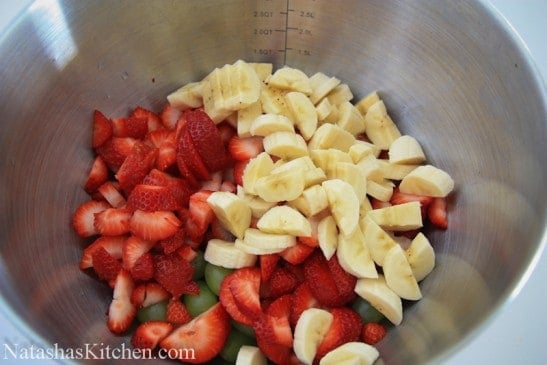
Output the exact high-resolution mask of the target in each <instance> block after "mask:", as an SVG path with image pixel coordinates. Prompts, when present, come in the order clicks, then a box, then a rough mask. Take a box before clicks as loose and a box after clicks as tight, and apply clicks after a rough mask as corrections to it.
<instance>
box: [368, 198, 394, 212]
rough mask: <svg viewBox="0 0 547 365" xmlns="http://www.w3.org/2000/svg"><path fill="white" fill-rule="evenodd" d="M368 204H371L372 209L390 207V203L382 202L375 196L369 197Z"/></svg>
mask: <svg viewBox="0 0 547 365" xmlns="http://www.w3.org/2000/svg"><path fill="white" fill-rule="evenodd" d="M370 205H371V206H372V209H381V208H386V207H390V206H391V203H390V202H383V201H381V200H378V199H376V198H371V199H370Z"/></svg>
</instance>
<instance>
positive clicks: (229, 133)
mask: <svg viewBox="0 0 547 365" xmlns="http://www.w3.org/2000/svg"><path fill="white" fill-rule="evenodd" d="M217 129H218V134H219V135H220V139H221V140H222V144H223V145H224V147H225V148H227V147H228V143H229V142H230V139H231V138H232V137H233V136H235V135H236V134H237V130H236V129H235V128H234V127H232V126H231V125H230V123H228V122H222V123H219V124H217Z"/></svg>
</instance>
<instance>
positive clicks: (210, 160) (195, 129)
mask: <svg viewBox="0 0 547 365" xmlns="http://www.w3.org/2000/svg"><path fill="white" fill-rule="evenodd" d="M184 117H185V118H186V129H187V131H188V133H189V134H190V137H191V139H192V142H193V144H194V147H195V148H196V150H197V151H198V154H199V156H200V157H201V160H202V161H203V164H204V165H205V167H206V168H207V170H208V171H209V172H211V173H213V172H216V171H219V170H221V169H223V168H224V167H225V164H226V150H225V148H224V143H223V141H222V137H221V135H220V133H219V131H218V129H217V126H216V125H215V123H214V122H213V120H212V119H211V118H209V116H208V115H207V114H206V113H205V112H204V111H203V109H194V110H187V111H185V112H184Z"/></svg>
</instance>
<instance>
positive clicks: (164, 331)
mask: <svg viewBox="0 0 547 365" xmlns="http://www.w3.org/2000/svg"><path fill="white" fill-rule="evenodd" d="M172 331H173V325H172V324H171V323H168V322H164V321H148V322H144V323H141V324H140V325H139V326H138V327H137V329H136V330H135V333H133V336H132V337H131V344H132V345H133V347H135V348H137V349H151V350H153V349H155V348H156V347H157V346H158V344H159V343H160V341H161V340H163V339H164V338H165V337H167V336H168V335H169V334H170V333H171V332H172Z"/></svg>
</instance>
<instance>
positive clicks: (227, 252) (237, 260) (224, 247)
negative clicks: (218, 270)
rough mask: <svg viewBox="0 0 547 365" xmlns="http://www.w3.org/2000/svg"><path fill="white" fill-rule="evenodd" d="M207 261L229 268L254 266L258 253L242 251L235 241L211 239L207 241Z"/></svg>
mask: <svg viewBox="0 0 547 365" xmlns="http://www.w3.org/2000/svg"><path fill="white" fill-rule="evenodd" d="M204 258H205V261H207V262H210V263H211V264H213V265H217V266H222V267H225V268H227V269H239V268H241V267H246V266H253V265H254V264H255V263H256V255H253V254H249V253H247V252H244V251H242V250H241V249H239V248H238V247H236V246H235V244H234V242H227V241H223V240H219V239H211V240H209V242H208V243H207V247H206V248H205V253H204Z"/></svg>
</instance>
